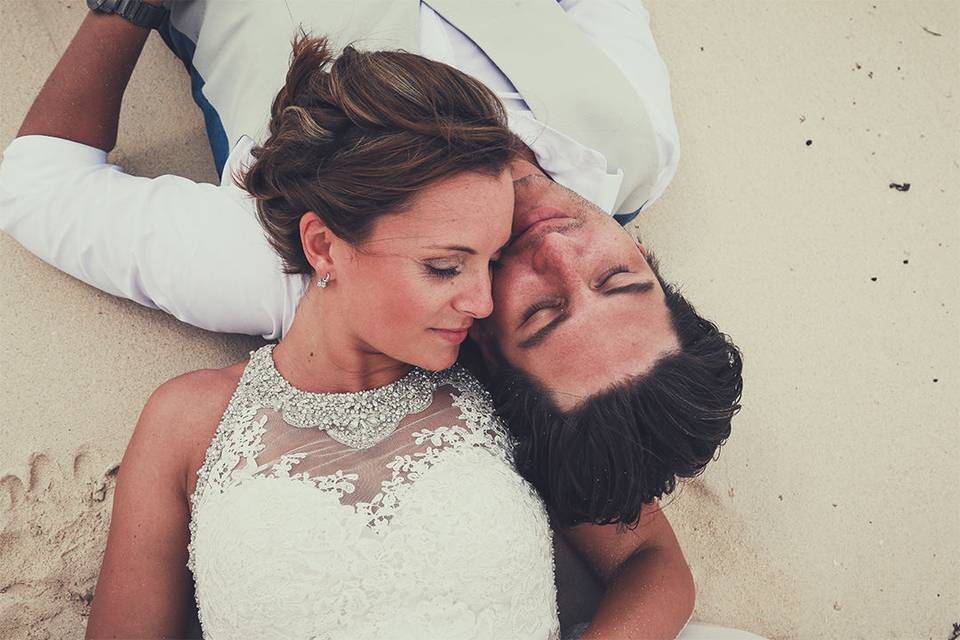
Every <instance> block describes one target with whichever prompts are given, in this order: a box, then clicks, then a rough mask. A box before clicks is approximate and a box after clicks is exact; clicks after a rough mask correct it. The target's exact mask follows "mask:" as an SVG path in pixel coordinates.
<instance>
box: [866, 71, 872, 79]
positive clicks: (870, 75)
mask: <svg viewBox="0 0 960 640" xmlns="http://www.w3.org/2000/svg"><path fill="white" fill-rule="evenodd" d="M867 77H868V78H870V79H871V80H873V71H867Z"/></svg>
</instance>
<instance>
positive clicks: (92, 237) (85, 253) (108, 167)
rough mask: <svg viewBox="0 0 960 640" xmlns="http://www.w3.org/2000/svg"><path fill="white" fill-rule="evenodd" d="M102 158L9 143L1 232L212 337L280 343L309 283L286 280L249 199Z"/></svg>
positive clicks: (45, 144)
mask: <svg viewBox="0 0 960 640" xmlns="http://www.w3.org/2000/svg"><path fill="white" fill-rule="evenodd" d="M106 156H107V154H106V153H105V152H104V151H102V150H101V149H97V148H94V147H90V146H87V145H84V144H80V143H77V142H72V141H69V140H64V139H60V138H53V137H49V136H23V137H20V138H16V139H14V140H13V142H11V143H10V145H9V146H8V147H7V149H6V151H5V152H4V159H3V164H2V165H0V229H2V230H3V231H5V232H6V233H8V234H10V235H11V236H13V238H14V239H16V240H17V241H18V242H20V243H21V244H22V245H23V246H24V247H26V248H27V249H28V250H29V251H31V252H32V253H33V254H35V255H36V256H37V257H39V258H40V259H42V260H44V261H45V262H48V263H50V264H51V265H53V266H55V267H57V268H58V269H61V270H62V271H65V272H67V273H69V274H70V275H72V276H74V277H76V278H78V279H80V280H82V281H83V282H86V283H87V284H90V285H92V286H94V287H97V288H98V289H102V290H103V291H106V292H108V293H111V294H113V295H116V296H121V297H124V298H129V299H130V300H134V301H136V302H138V303H140V304H142V305H145V306H148V307H152V308H157V309H161V310H163V311H166V312H167V313H170V314H172V315H173V316H175V317H176V318H178V319H180V320H182V321H184V322H187V323H189V324H192V325H195V326H198V327H201V328H204V329H209V330H211V331H219V332H228V333H243V334H259V335H263V336H264V337H267V338H276V337H278V336H280V334H281V332H282V331H283V330H284V329H285V328H286V327H287V326H288V325H289V323H290V321H291V320H292V316H293V312H294V311H295V309H296V304H297V302H298V301H299V299H300V295H301V294H302V293H303V287H304V284H305V281H304V278H303V277H302V276H299V275H297V276H287V275H285V274H283V272H282V268H281V265H280V260H279V257H278V256H277V255H276V254H275V253H274V252H273V251H272V250H271V248H270V246H269V245H268V243H267V242H266V241H265V239H264V237H263V232H262V230H261V228H260V226H259V224H258V223H257V220H256V218H255V216H254V215H253V214H252V211H253V209H252V202H250V197H249V196H248V195H247V194H245V193H244V192H242V191H241V190H240V189H238V188H236V187H235V186H233V185H229V184H225V185H223V186H217V185H212V184H203V183H196V182H193V181H191V180H187V179H186V178H182V177H179V176H172V175H166V176H160V177H158V178H143V177H137V176H132V175H129V174H126V173H124V172H123V171H122V170H121V169H120V168H119V167H117V166H116V165H113V164H109V163H107V160H106ZM245 200H246V201H245Z"/></svg>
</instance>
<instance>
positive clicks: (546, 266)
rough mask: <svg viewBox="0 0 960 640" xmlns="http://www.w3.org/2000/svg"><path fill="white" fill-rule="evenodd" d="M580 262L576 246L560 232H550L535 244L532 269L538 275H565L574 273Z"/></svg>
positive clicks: (578, 250)
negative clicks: (548, 273) (546, 273)
mask: <svg viewBox="0 0 960 640" xmlns="http://www.w3.org/2000/svg"><path fill="white" fill-rule="evenodd" d="M579 260H580V249H579V246H578V244H577V243H576V242H575V241H574V240H573V239H571V238H570V237H568V236H566V235H564V234H563V233H560V232H556V231H553V232H550V233H548V234H547V235H545V236H544V237H543V238H541V239H540V241H539V242H538V243H537V246H536V249H534V252H533V268H534V269H535V270H536V271H538V272H539V273H545V272H550V273H553V274H555V275H567V274H568V272H571V271H575V270H576V265H577V263H578V261H579Z"/></svg>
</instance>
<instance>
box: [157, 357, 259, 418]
mask: <svg viewBox="0 0 960 640" xmlns="http://www.w3.org/2000/svg"><path fill="white" fill-rule="evenodd" d="M246 365H247V361H243V362H238V363H237V364H234V365H231V366H229V367H224V368H223V369H198V370H196V371H190V372H188V373H184V374H182V375H179V376H177V377H175V378H171V379H170V380H167V381H166V382H164V383H163V384H161V385H160V386H159V387H157V389H156V390H155V391H154V392H153V394H151V396H150V400H149V401H148V402H147V408H146V409H145V411H146V410H148V409H149V410H152V411H158V412H163V413H169V412H174V413H178V414H181V416H182V417H184V418H188V417H190V418H197V417H204V416H206V415H208V414H210V412H211V411H212V412H216V411H217V410H218V409H219V413H220V414H222V413H223V410H224V409H226V406H227V404H228V403H229V401H230V398H231V396H232V395H233V392H234V390H235V389H236V388H237V385H238V384H239V382H240V378H241V376H242V375H243V371H244V369H245V368H246ZM217 417H218V418H219V415H218V416H217Z"/></svg>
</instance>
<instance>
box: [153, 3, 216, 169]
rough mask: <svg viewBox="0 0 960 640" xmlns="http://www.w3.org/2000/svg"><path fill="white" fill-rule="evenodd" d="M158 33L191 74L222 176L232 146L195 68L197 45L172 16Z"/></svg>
mask: <svg viewBox="0 0 960 640" xmlns="http://www.w3.org/2000/svg"><path fill="white" fill-rule="evenodd" d="M157 31H158V32H159V33H160V37H161V38H163V41H164V42H165V43H166V45H167V47H169V48H170V50H171V51H173V54H174V55H175V56H177V57H178V58H180V61H181V62H183V66H184V67H186V69H187V73H189V74H190V92H191V93H192V94H193V101H194V102H196V103H197V106H198V107H200V111H202V112H203V121H204V124H205V125H206V128H207V139H208V140H209V141H210V150H211V151H212V152H213V162H214V164H215V165H216V167H217V175H222V174H223V166H224V165H225V164H226V163H227V156H228V155H229V154H230V145H229V144H228V143H227V133H226V131H224V130H223V123H222V122H220V115H219V114H218V113H217V110H216V109H214V108H213V105H212V104H210V101H209V100H207V97H206V96H205V95H203V85H204V79H203V78H202V77H201V76H200V73H199V72H198V71H197V70H196V68H194V66H193V54H194V52H195V51H196V49H197V45H196V43H194V42H193V41H192V40H190V38H188V37H187V36H186V35H184V34H183V33H181V32H179V31H177V29H176V28H174V26H173V25H172V24H170V14H167V17H166V19H165V20H164V21H163V24H161V25H160V26H159V27H158V28H157Z"/></svg>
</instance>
